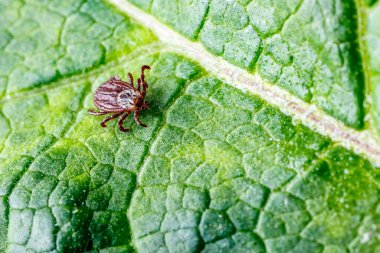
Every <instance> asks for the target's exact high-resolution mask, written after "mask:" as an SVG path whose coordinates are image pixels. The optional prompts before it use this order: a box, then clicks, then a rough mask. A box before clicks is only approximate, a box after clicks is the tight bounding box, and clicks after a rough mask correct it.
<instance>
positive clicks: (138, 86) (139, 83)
mask: <svg viewBox="0 0 380 253" xmlns="http://www.w3.org/2000/svg"><path fill="white" fill-rule="evenodd" d="M140 87H141V79H140V78H138V79H137V90H138V91H141V90H140Z"/></svg>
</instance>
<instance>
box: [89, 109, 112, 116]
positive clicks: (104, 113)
mask: <svg viewBox="0 0 380 253" xmlns="http://www.w3.org/2000/svg"><path fill="white" fill-rule="evenodd" d="M88 114H90V115H95V116H101V115H106V114H109V112H96V111H94V110H88Z"/></svg>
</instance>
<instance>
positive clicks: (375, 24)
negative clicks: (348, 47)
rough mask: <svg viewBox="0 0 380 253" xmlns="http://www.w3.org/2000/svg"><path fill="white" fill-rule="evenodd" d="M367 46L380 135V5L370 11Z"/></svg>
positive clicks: (373, 99) (374, 109)
mask: <svg viewBox="0 0 380 253" xmlns="http://www.w3.org/2000/svg"><path fill="white" fill-rule="evenodd" d="M367 11H368V25H367V36H366V37H367V46H368V58H369V80H370V87H369V91H370V92H369V96H372V108H371V109H372V110H371V111H372V118H373V122H374V124H375V127H377V131H378V133H379V134H380V101H379V97H380V59H379V57H376V55H379V53H380V32H379V31H380V4H377V5H374V6H372V7H371V8H369V9H368V10H367Z"/></svg>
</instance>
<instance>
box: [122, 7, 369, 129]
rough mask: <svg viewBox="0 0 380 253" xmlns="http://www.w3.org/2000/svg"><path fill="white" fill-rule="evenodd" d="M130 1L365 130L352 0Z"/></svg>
mask: <svg viewBox="0 0 380 253" xmlns="http://www.w3.org/2000/svg"><path fill="white" fill-rule="evenodd" d="M129 1H131V2H133V3H135V4H137V5H138V6H140V7H142V8H144V9H145V10H148V11H149V12H150V13H152V14H153V15H155V16H156V17H157V18H158V19H160V20H162V21H164V22H166V23H168V24H169V25H171V26H172V27H173V28H174V29H176V30H178V31H179V32H180V33H182V34H183V35H185V36H187V37H189V38H191V39H195V40H197V41H199V42H201V43H202V44H203V45H204V46H205V47H206V48H207V49H208V50H210V51H211V52H212V53H214V54H216V55H220V56H222V57H223V58H225V59H226V60H227V61H229V62H231V63H233V64H236V65H237V66H239V67H241V68H244V69H247V70H248V71H250V72H257V73H258V74H259V75H260V76H261V77H262V78H264V79H266V80H268V81H269V82H270V83H272V84H275V85H278V86H280V87H283V88H285V89H287V90H289V91H290V92H291V93H292V94H294V95H296V96H298V97H299V98H301V99H302V100H305V101H306V102H310V103H313V104H316V105H317V106H319V107H320V108H322V109H323V110H324V111H326V112H327V113H329V114H331V115H332V116H334V117H336V118H337V119H339V120H341V121H343V122H344V123H346V124H347V125H349V126H353V127H356V128H362V127H363V121H364V112H363V102H364V101H363V90H364V74H363V69H362V66H361V58H360V55H359V51H360V48H359V44H358V41H357V40H356V39H355V38H357V36H358V34H357V32H356V31H357V30H358V24H357V19H356V15H357V14H356V13H357V7H356V5H355V1H338V2H337V3H336V2H333V1H302V0H281V1H277V0H270V1H268V0H257V1H250V0H239V1H219V0H210V1H205V0H196V1H177V0H155V1H136V0H129ZM147 2H152V3H151V5H150V6H149V5H148V3H147ZM184 16H185V17H190V18H189V20H191V21H190V23H189V22H187V19H183V17H184ZM352 17H354V18H352Z"/></svg>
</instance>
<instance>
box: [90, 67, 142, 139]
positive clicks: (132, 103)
mask: <svg viewBox="0 0 380 253" xmlns="http://www.w3.org/2000/svg"><path fill="white" fill-rule="evenodd" d="M146 69H150V67H149V66H147V65H143V66H142V67H141V76H140V78H138V79H137V87H136V88H135V87H134V84H133V76H132V74H131V73H128V77H129V82H125V81H122V80H121V79H120V78H119V77H118V76H114V77H111V78H110V79H109V80H108V81H107V82H105V83H103V84H101V85H100V86H99V87H98V89H97V90H96V91H95V95H94V104H95V106H96V107H97V108H98V109H99V111H94V110H89V111H88V113H89V114H91V115H95V116H101V115H108V114H111V115H110V116H108V117H107V118H105V119H103V120H102V122H101V123H100V125H101V126H102V127H107V125H106V122H107V121H110V120H112V119H115V118H118V117H119V120H118V125H119V129H120V130H121V131H123V132H127V131H129V128H124V126H123V122H124V120H125V119H126V118H127V117H128V116H129V115H130V114H131V113H132V112H133V113H134V118H135V121H136V123H137V124H138V125H139V126H142V127H147V125H145V124H144V123H142V122H141V121H140V117H139V116H140V115H139V113H140V111H141V110H146V109H148V103H147V102H146V101H144V98H145V95H146V91H147V88H148V84H147V83H146V81H145V75H144V71H145V70H146Z"/></svg>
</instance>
